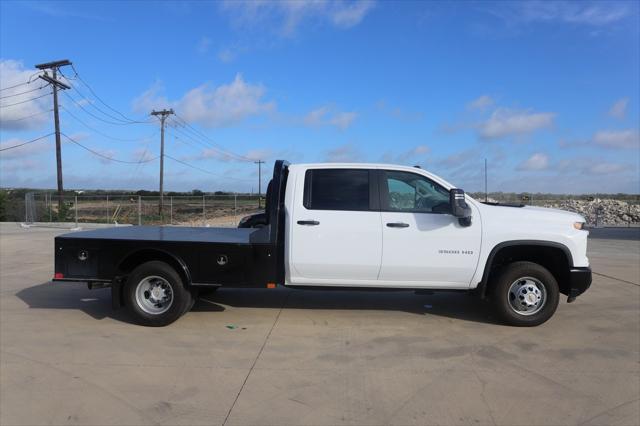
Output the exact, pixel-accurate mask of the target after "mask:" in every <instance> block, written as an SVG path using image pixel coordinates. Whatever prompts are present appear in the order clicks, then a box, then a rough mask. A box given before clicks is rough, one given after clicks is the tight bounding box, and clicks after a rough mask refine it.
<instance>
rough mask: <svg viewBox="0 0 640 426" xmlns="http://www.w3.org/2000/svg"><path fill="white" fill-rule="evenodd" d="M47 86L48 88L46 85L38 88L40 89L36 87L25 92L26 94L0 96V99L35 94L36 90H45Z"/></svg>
mask: <svg viewBox="0 0 640 426" xmlns="http://www.w3.org/2000/svg"><path fill="white" fill-rule="evenodd" d="M47 86H48V84H45V85H44V86H40V87H36V88H35V89H31V90H27V91H26V92H20V93H13V94H11V95H7V96H0V99H6V98H13V97H14V96H20V95H24V94H26V93H31V92H35V91H36V90H40V89H42V88H45V87H47Z"/></svg>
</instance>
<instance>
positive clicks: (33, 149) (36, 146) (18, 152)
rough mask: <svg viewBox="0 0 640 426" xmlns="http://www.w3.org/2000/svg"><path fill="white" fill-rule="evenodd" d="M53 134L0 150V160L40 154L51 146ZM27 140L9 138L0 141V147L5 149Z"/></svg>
mask: <svg viewBox="0 0 640 426" xmlns="http://www.w3.org/2000/svg"><path fill="white" fill-rule="evenodd" d="M54 140H55V139H54V136H53V135H51V136H49V137H47V138H44V139H41V140H39V141H37V142H33V143H30V144H28V145H22V146H20V147H18V148H14V149H8V150H6V151H0V160H2V161H5V160H10V159H14V158H25V157H30V156H34V155H38V154H41V153H43V152H46V151H49V150H51V148H52V146H53V145H52V143H53V141H54ZM27 141H28V140H25V139H20V138H11V139H7V140H5V141H0V149H5V148H8V147H11V146H16V145H20V144H23V143H25V142H27Z"/></svg>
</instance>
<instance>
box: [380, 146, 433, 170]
mask: <svg viewBox="0 0 640 426" xmlns="http://www.w3.org/2000/svg"><path fill="white" fill-rule="evenodd" d="M430 152H431V148H429V147H428V146H427V145H418V146H415V147H413V148H411V149H409V150H408V151H405V152H401V153H399V154H396V153H393V152H386V153H385V154H384V155H383V156H382V162H383V163H394V164H408V165H412V166H414V165H416V164H418V163H422V162H424V160H425V159H426V156H427V154H429V153H430Z"/></svg>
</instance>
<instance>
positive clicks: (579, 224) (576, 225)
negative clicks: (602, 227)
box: [573, 222, 584, 229]
mask: <svg viewBox="0 0 640 426" xmlns="http://www.w3.org/2000/svg"><path fill="white" fill-rule="evenodd" d="M573 227H574V228H576V229H584V222H573Z"/></svg>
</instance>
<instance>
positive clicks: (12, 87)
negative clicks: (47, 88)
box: [0, 81, 31, 92]
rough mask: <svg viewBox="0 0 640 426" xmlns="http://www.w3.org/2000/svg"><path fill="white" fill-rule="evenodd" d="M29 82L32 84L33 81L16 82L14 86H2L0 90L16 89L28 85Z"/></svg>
mask: <svg viewBox="0 0 640 426" xmlns="http://www.w3.org/2000/svg"><path fill="white" fill-rule="evenodd" d="M27 84H31V81H25V82H23V83H19V84H14V85H13V86H8V87H2V88H0V92H1V91H3V90H9V89H14V88H16V87H20V86H26V85H27Z"/></svg>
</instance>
